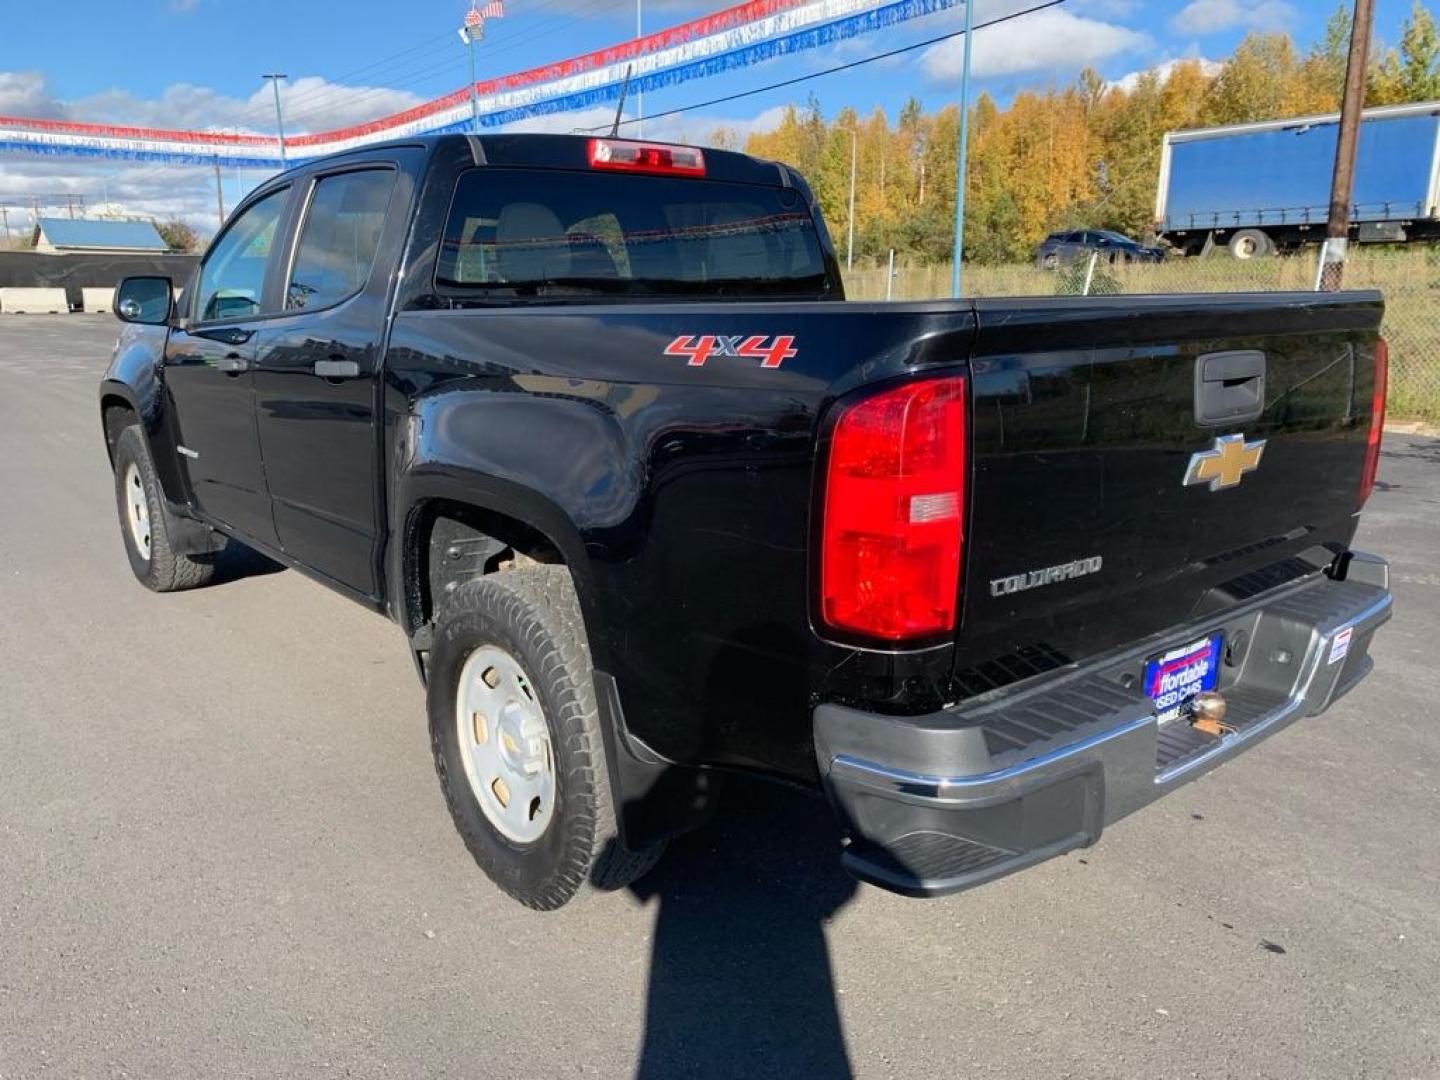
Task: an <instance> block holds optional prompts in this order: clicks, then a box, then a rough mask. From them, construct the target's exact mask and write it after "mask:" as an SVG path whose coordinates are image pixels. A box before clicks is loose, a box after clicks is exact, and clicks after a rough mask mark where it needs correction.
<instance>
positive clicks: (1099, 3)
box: [1066, 0, 1141, 19]
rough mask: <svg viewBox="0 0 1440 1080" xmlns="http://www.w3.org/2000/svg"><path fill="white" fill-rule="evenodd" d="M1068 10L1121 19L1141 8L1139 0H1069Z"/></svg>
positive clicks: (1103, 17) (1104, 17)
mask: <svg viewBox="0 0 1440 1080" xmlns="http://www.w3.org/2000/svg"><path fill="white" fill-rule="evenodd" d="M1066 7H1067V8H1068V9H1069V10H1070V11H1076V12H1080V13H1082V14H1085V15H1096V16H1099V17H1100V18H1102V19H1123V18H1126V17H1128V16H1130V15H1134V14H1135V12H1137V11H1139V10H1140V8H1141V2H1140V0H1070V3H1068V4H1067V5H1066Z"/></svg>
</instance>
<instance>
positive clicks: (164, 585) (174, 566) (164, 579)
mask: <svg viewBox="0 0 1440 1080" xmlns="http://www.w3.org/2000/svg"><path fill="white" fill-rule="evenodd" d="M115 504H116V509H117V510H118V511H119V513H120V535H121V536H122V537H123V538H124V540H125V554H126V555H127V556H128V557H129V559H130V569H131V570H132V571H133V572H134V574H135V577H136V578H137V579H138V580H139V582H140V584H142V585H144V586H145V587H146V588H147V589H152V590H154V591H155V592H178V591H180V590H181V589H193V588H196V587H198V586H200V585H205V584H208V583H209V581H210V579H211V578H213V577H214V576H215V557H214V556H213V555H181V554H177V553H176V552H175V551H174V550H173V549H172V548H171V543H170V533H171V522H172V521H173V520H174V518H173V517H172V516H171V514H170V511H169V509H168V508H167V507H166V505H165V497H164V495H163V494H162V493H161V491H160V481H159V479H158V478H157V477H156V475H155V465H154V463H153V462H152V461H151V460H150V449H149V447H147V446H146V445H145V439H144V438H143V437H142V436H141V434H140V429H139V427H137V426H135V425H134V424H132V425H130V426H129V427H127V428H125V429H124V430H123V431H121V432H120V437H119V438H118V439H116V440H115Z"/></svg>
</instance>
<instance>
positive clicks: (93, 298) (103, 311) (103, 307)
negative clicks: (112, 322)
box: [80, 288, 115, 315]
mask: <svg viewBox="0 0 1440 1080" xmlns="http://www.w3.org/2000/svg"><path fill="white" fill-rule="evenodd" d="M80 306H81V307H82V308H84V309H85V311H86V312H87V313H88V314H91V315H109V314H110V309H111V308H113V307H114V306H115V290H114V289H101V288H93V289H92V288H82V289H81V290H80Z"/></svg>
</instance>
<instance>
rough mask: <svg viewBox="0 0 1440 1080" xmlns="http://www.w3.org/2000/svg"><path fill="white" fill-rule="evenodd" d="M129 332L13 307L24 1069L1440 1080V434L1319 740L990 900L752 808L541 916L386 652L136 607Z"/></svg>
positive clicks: (771, 805) (0, 411)
mask: <svg viewBox="0 0 1440 1080" xmlns="http://www.w3.org/2000/svg"><path fill="white" fill-rule="evenodd" d="M115 332H116V324H115V322H114V320H113V319H111V318H110V317H108V316H91V315H85V316H81V315H74V316H68V317H67V316H51V317H45V316H35V317H30V316H0V1078H3V1080H12V1078H19V1077H32V1076H57V1077H72V1076H85V1077H121V1076H131V1077H158V1076H183V1077H189V1076H207V1077H210V1076H263V1077H270V1076H282V1075H296V1076H307V1077H313V1076H328V1075H334V1076H377V1075H391V1076H399V1077H413V1076H442V1075H443V1076H464V1077H499V1076H507V1077H554V1076H571V1075H576V1076H581V1075H598V1076H606V1077H611V1076H630V1075H637V1074H638V1075H641V1076H645V1077H684V1076H771V1075H774V1076H782V1077H787V1078H795V1080H799V1078H800V1077H828V1076H844V1075H849V1074H850V1073H851V1072H853V1073H854V1074H856V1075H860V1076H865V1077H912V1076H916V1077H919V1076H925V1077H932V1076H947V1077H967V1078H969V1077H1041V1076H1044V1077H1065V1076H1074V1077H1087V1078H1088V1077H1112V1076H1113V1077H1192V1076H1199V1077H1220V1076H1234V1077H1247V1078H1248V1077H1358V1076H1374V1077H1433V1076H1435V1075H1437V1074H1440V1050H1437V1046H1440V992H1437V986H1440V902H1437V899H1440V780H1437V777H1440V768H1437V762H1440V730H1437V725H1436V721H1435V703H1436V701H1437V700H1440V673H1437V664H1436V662H1435V652H1436V649H1437V630H1440V566H1437V563H1436V556H1437V551H1440V544H1437V538H1440V439H1433V438H1424V437H1420V436H1402V435H1393V436H1391V437H1390V438H1389V439H1388V440H1387V444H1386V450H1385V454H1384V457H1383V459H1382V466H1381V472H1380V485H1379V489H1378V490H1377V492H1376V494H1375V496H1374V499H1373V501H1372V502H1371V504H1370V509H1369V511H1368V512H1367V515H1366V520H1365V523H1364V525H1363V527H1362V530H1361V536H1360V539H1359V541H1358V543H1359V546H1361V547H1364V548H1367V549H1369V550H1373V551H1376V552H1379V553H1382V554H1384V555H1386V556H1388V557H1389V558H1390V559H1391V560H1392V563H1393V568H1394V586H1395V591H1396V605H1395V610H1396V614H1395V618H1394V621H1393V622H1392V623H1391V624H1390V625H1389V626H1388V627H1386V628H1385V629H1383V630H1382V631H1381V633H1380V635H1379V636H1378V638H1377V644H1376V649H1375V661H1376V671H1375V673H1374V675H1373V676H1372V677H1371V678H1370V679H1369V680H1367V681H1366V682H1365V683H1363V684H1362V685H1361V686H1360V687H1359V688H1358V689H1357V690H1356V691H1354V692H1353V693H1352V694H1351V695H1350V696H1349V697H1347V698H1346V699H1345V700H1343V701H1342V702H1341V703H1340V704H1339V705H1338V706H1336V707H1335V708H1334V709H1332V710H1331V711H1330V712H1329V713H1327V714H1325V715H1324V716H1321V717H1318V718H1315V719H1312V720H1308V721H1304V722H1302V723H1301V724H1299V725H1297V726H1295V727H1292V728H1290V729H1289V730H1288V731H1286V732H1284V733H1282V734H1280V735H1278V736H1276V737H1275V738H1274V739H1272V740H1269V741H1268V742H1266V743H1264V744H1263V745H1261V746H1260V747H1259V748H1258V749H1256V750H1254V751H1253V752H1251V753H1249V754H1247V755H1245V756H1243V757H1242V758H1240V759H1238V760H1237V761H1235V762H1233V763H1231V764H1229V765H1227V766H1225V767H1224V768H1222V769H1220V770H1219V771H1218V772H1215V773H1212V774H1210V775H1209V776H1206V777H1204V778H1203V779H1201V780H1200V781H1198V782H1197V783H1195V784H1193V785H1191V786H1189V787H1187V788H1184V789H1182V790H1181V791H1179V792H1178V793H1176V794H1175V795H1174V796H1172V797H1171V798H1169V799H1167V800H1165V801H1163V802H1161V803H1158V804H1156V805H1155V806H1153V807H1151V808H1149V809H1148V810H1146V811H1144V812H1143V813H1141V814H1140V815H1138V816H1136V817H1132V818H1130V819H1128V820H1127V821H1125V822H1122V823H1121V824H1119V825H1117V826H1115V827H1114V828H1113V829H1111V830H1109V831H1108V832H1107V833H1106V835H1105V837H1104V839H1103V840H1102V841H1101V843H1100V844H1099V845H1098V846H1097V847H1095V848H1092V849H1089V850H1087V851H1080V852H1075V853H1072V854H1070V855H1068V856H1066V857H1064V858H1061V859H1058V860H1054V861H1052V862H1050V863H1048V864H1045V865H1043V866H1041V867H1039V868H1037V869H1034V870H1031V871H1028V872H1026V873H1023V874H1020V875H1017V876H1013V877H1010V878H1008V879H1005V880H1003V881H1000V882H998V883H995V884H992V885H989V886H986V887H984V888H982V889H980V890H978V891H975V892H972V893H968V894H962V895H960V896H955V897H950V898H948V899H944V900H938V901H930V902H921V901H913V900H905V899H902V898H899V897H896V896H892V895H889V894H886V893H883V892H880V891H877V890H875V889H871V888H868V887H857V886H855V885H854V884H853V883H852V882H851V881H850V880H849V879H848V878H846V877H845V876H844V875H843V874H842V873H841V872H840V871H839V869H838V864H837V861H836V857H835V851H836V838H835V836H834V834H833V831H832V830H831V828H830V826H829V821H828V812H827V811H826V810H825V808H824V806H823V805H822V804H820V803H818V802H816V801H813V800H810V799H808V798H805V797H802V796H799V795H796V794H793V793H790V792H786V791H771V790H768V789H766V788H759V787H757V788H755V789H751V788H749V787H746V788H743V789H738V790H735V791H734V792H732V798H731V804H730V806H729V807H728V808H727V810H726V811H725V813H724V814H722V816H721V818H720V819H719V820H718V821H717V822H716V823H715V824H714V825H712V826H710V827H709V828H707V829H705V830H703V831H701V832H699V833H697V834H695V835H693V836H691V837H689V838H687V839H686V840H685V841H683V842H681V843H679V844H677V845H676V847H675V848H674V849H673V850H672V852H671V854H670V855H669V856H668V857H667V859H666V861H665V862H663V863H662V864H661V867H660V868H659V869H658V870H657V871H656V872H655V873H654V874H652V875H651V876H650V877H649V878H647V879H646V880H644V881H642V882H641V883H639V885H638V886H636V887H635V888H634V889H632V890H628V891H626V892H623V893H618V894H611V895H605V896H599V897H593V898H591V899H590V900H589V901H587V902H585V903H583V904H578V905H571V906H570V907H568V908H566V909H564V910H562V911H560V912H558V913H555V914H549V915H541V914H536V913H533V912H530V911H527V910H524V909H522V908H520V907H518V906H517V905H515V904H514V903H512V902H511V901H509V900H508V899H507V898H505V897H504V896H503V895H502V894H501V893H500V892H499V891H498V890H497V889H495V888H494V887H492V886H491V885H490V883H489V881H488V880H487V879H486V878H485V877H484V876H483V875H482V874H481V873H480V872H479V871H478V870H477V869H476V868H475V867H474V865H473V863H471V861H470V859H469V856H468V855H467V854H466V852H465V849H464V848H463V846H462V844H461V842H460V840H459V839H458V837H457V836H456V835H455V833H454V831H453V829H452V827H451V824H450V820H449V817H448V815H447V813H446V810H445V806H444V804H443V801H442V799H441V796H440V793H439V789H438V786H437V784H436V782H435V777H434V773H433V768H432V764H431V758H430V750H429V742H428V738H427V733H426V729H425V718H424V708H423V694H422V690H421V687H420V686H419V684H418V682H417V680H416V678H415V676H414V672H413V670H412V668H411V665H410V660H409V658H408V656H407V653H406V649H405V644H404V641H403V638H402V636H401V634H400V632H399V631H398V629H396V628H395V627H393V626H392V625H390V624H389V623H387V622H386V621H385V620H384V619H382V618H380V617H378V616H376V615H373V614H370V613H368V612H366V611H364V610H362V609H361V608H360V607H358V606H356V605H354V604H351V603H350V602H348V601H346V600H344V599H342V598H340V597H339V596H336V595H333V594H331V593H329V592H328V591H326V590H325V589H323V588H321V587H319V586H317V585H315V584H313V583H311V582H309V581H307V580H306V579H304V578H303V577H301V576H300V575H298V574H296V573H293V572H271V571H270V570H268V569H267V568H265V567H261V566H258V565H253V564H252V565H243V564H237V565H236V566H234V567H233V568H232V571H231V573H230V574H229V575H228V577H229V578H230V580H228V581H226V582H225V583H223V584H219V585H217V586H214V587H211V588H209V589H205V590H201V591H197V592H191V593H183V594H176V595H170V596H157V595H152V594H150V593H147V592H146V591H145V590H144V589H142V588H141V587H140V586H139V585H138V584H136V582H135V581H134V580H133V578H132V577H131V574H130V571H129V568H128V566H127V564H126V561H125V556H124V552H123V549H122V547H121V541H120V537H119V534H118V527H117V523H116V515H115V507H114V496H113V491H112V484H111V479H110V476H109V473H108V470H107V467H106V461H105V452H104V448H103V443H102V439H101V434H100V426H99V420H98V415H97V405H96V392H95V385H96V381H97V379H98V378H99V376H100V374H101V372H102V370H103V368H104V365H105V361H106V358H107V356H108V352H109V349H110V346H111V344H112V342H113V340H114V337H115Z"/></svg>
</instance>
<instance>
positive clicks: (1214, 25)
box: [1170, 0, 1297, 34]
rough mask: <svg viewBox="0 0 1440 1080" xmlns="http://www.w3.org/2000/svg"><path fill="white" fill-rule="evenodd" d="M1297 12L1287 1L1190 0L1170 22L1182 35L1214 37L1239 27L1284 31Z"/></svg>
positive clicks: (1292, 22)
mask: <svg viewBox="0 0 1440 1080" xmlns="http://www.w3.org/2000/svg"><path fill="white" fill-rule="evenodd" d="M1296 15H1297V12H1296V11H1295V8H1294V7H1293V6H1292V5H1291V4H1289V3H1287V0H1248V2H1247V0H1190V3H1188V4H1186V5H1185V6H1184V7H1183V8H1181V9H1180V11H1179V12H1178V13H1177V14H1176V15H1175V17H1174V18H1173V19H1171V20H1170V25H1171V27H1173V28H1174V29H1175V30H1176V31H1178V32H1179V33H1182V34H1214V33H1217V32H1219V31H1221V30H1231V29H1234V28H1236V27H1240V28H1243V29H1246V30H1285V29H1287V28H1289V27H1290V26H1291V25H1293V24H1294V22H1295V18H1296Z"/></svg>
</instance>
